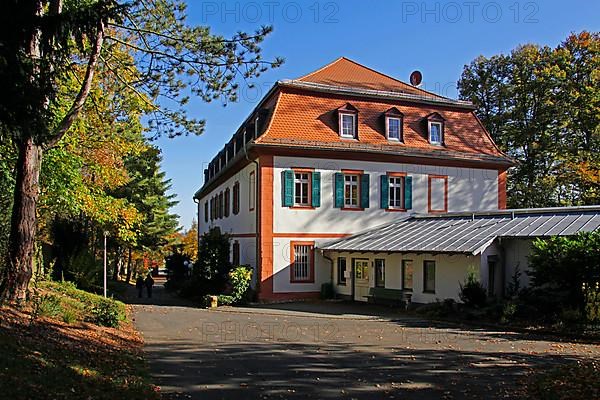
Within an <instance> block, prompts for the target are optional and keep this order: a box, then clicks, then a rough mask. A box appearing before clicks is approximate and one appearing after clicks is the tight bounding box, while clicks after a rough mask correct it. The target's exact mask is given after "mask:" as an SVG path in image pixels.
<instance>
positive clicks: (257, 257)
mask: <svg viewBox="0 0 600 400" xmlns="http://www.w3.org/2000/svg"><path fill="white" fill-rule="evenodd" d="M257 121H258V118H257ZM255 132H256V128H255ZM242 142H243V147H244V156H245V157H246V160H248V161H249V162H251V163H253V164H254V165H255V166H256V179H255V181H256V182H255V184H256V188H255V189H254V196H255V197H254V201H255V202H256V204H255V205H256V207H255V209H254V213H255V224H256V227H255V228H256V238H255V245H254V248H255V249H256V255H255V260H256V288H257V289H258V290H257V291H258V292H259V293H260V283H261V281H262V276H261V268H260V246H259V243H260V242H259V238H260V213H259V210H260V209H261V208H260V207H261V204H260V203H261V196H260V192H259V188H260V170H259V164H258V161H256V160H251V159H250V157H248V148H247V147H246V130H245V129H244V140H243V141H242Z"/></svg>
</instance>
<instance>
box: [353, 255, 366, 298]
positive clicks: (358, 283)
mask: <svg viewBox="0 0 600 400" xmlns="http://www.w3.org/2000/svg"><path fill="white" fill-rule="evenodd" d="M352 263H353V265H352V270H353V271H354V279H353V280H352V282H353V284H354V300H356V301H367V300H368V299H367V296H368V295H369V260H364V259H357V258H355V259H353V260H352Z"/></svg>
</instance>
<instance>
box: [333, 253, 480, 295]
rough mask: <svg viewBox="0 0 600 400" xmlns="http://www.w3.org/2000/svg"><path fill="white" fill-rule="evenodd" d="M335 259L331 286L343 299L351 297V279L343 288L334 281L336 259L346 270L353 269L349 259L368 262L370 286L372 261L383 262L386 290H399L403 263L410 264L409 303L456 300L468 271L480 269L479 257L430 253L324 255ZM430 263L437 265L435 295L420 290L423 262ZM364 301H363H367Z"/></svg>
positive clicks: (372, 282)
mask: <svg viewBox="0 0 600 400" xmlns="http://www.w3.org/2000/svg"><path fill="white" fill-rule="evenodd" d="M327 253H328V255H329V256H330V257H331V258H333V260H334V269H333V283H334V289H335V291H336V293H338V294H341V295H343V296H351V294H352V277H349V278H347V279H346V285H340V284H338V281H337V276H338V275H337V273H338V271H337V268H338V265H337V260H338V257H345V258H346V266H347V269H348V270H351V268H352V259H353V258H361V259H368V260H369V286H370V287H374V286H375V271H374V260H375V259H376V258H382V259H384V260H385V287H386V288H389V289H402V260H412V261H413V268H414V273H413V290H412V302H414V303H430V302H434V301H436V300H437V299H439V300H443V299H448V298H450V299H454V300H456V301H459V300H460V299H459V296H458V294H459V291H460V284H461V283H463V282H464V280H465V278H466V277H467V274H468V273H469V271H477V270H478V269H479V264H480V257H478V256H466V255H431V254H418V255H417V254H387V253H380V254H377V253H364V254H360V253H347V252H341V253H337V252H327ZM425 260H433V261H435V264H436V275H435V293H424V292H423V288H424V284H423V278H424V276H423V262H424V261H425ZM366 300H367V299H363V301H366Z"/></svg>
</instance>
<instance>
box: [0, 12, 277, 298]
mask: <svg viewBox="0 0 600 400" xmlns="http://www.w3.org/2000/svg"><path fill="white" fill-rule="evenodd" d="M270 31H271V28H270V27H265V28H261V29H259V30H258V31H257V32H255V34H247V33H243V32H240V33H238V34H236V35H234V36H233V37H232V38H230V39H226V38H223V37H221V36H218V35H214V34H212V33H211V32H210V30H209V29H208V28H206V27H200V26H190V25H189V24H188V23H187V21H186V7H185V3H184V2H183V1H181V0H152V1H149V0H134V1H131V2H129V1H120V0H88V1H68V0H27V1H22V0H5V1H3V2H2V5H1V8H0V43H2V46H0V93H2V96H1V98H0V121H1V123H2V125H3V126H2V129H3V130H4V131H5V132H8V133H9V134H10V135H11V136H12V139H13V142H14V143H15V145H16V148H17V153H18V157H17V161H16V167H15V170H16V180H15V189H14V197H13V208H12V217H11V229H10V235H9V251H8V252H7V253H8V256H7V268H5V270H4V273H3V276H2V279H1V282H0V298H4V299H7V300H9V301H19V300H22V299H24V298H25V296H26V293H27V288H28V285H29V280H30V278H31V275H32V269H33V268H32V267H33V265H32V262H33V257H32V256H33V249H34V242H35V238H36V227H37V221H36V207H37V202H38V196H39V176H40V169H41V165H42V156H43V153H44V151H46V150H48V149H50V148H52V147H54V146H56V145H57V144H58V143H59V142H60V140H61V139H62V138H63V137H64V135H65V134H66V132H67V131H68V130H69V129H70V128H71V127H72V126H73V124H74V123H75V122H76V121H77V119H78V117H79V114H80V113H81V111H82V109H83V107H84V105H85V103H86V100H87V99H88V96H89V94H90V92H91V90H92V89H93V88H94V74H95V72H96V68H97V67H98V65H99V64H103V65H104V66H105V67H106V68H107V69H109V70H110V71H111V72H112V73H113V74H114V76H115V77H116V78H117V79H118V80H120V81H121V82H122V83H123V85H124V86H125V87H126V88H127V89H128V90H130V91H132V92H134V93H136V94H139V95H140V97H141V98H144V96H148V97H149V99H150V100H149V102H148V106H149V107H151V109H152V110H151V111H152V112H151V114H150V119H149V125H150V127H151V128H152V129H154V132H155V134H156V135H160V134H165V135H168V136H176V135H180V134H187V133H196V134H199V133H201V132H202V130H203V128H204V123H203V121H198V120H194V119H190V118H188V116H187V115H186V113H185V110H184V109H183V106H184V105H185V104H186V103H187V102H188V100H189V97H188V94H189V93H190V92H191V93H192V94H194V95H196V96H199V97H201V98H202V99H203V100H205V101H210V100H212V99H215V98H220V97H222V96H224V97H225V98H226V99H228V100H235V99H236V98H237V92H238V85H237V83H236V78H237V77H243V78H251V77H255V76H258V75H260V74H261V73H262V72H264V71H265V70H266V69H267V68H269V67H274V66H278V65H279V64H280V63H281V60H275V61H274V62H265V61H263V60H262V57H261V48H260V47H259V44H260V43H261V42H262V41H263V39H264V38H265V36H266V35H267V34H268V33H269V32H270ZM124 53H125V54H128V55H131V57H122V55H123V54H124ZM74 64H76V65H74ZM77 64H79V67H80V68H82V69H83V70H84V71H85V72H84V74H83V79H81V82H80V84H79V87H78V90H75V91H74V93H63V92H61V91H60V90H58V88H59V87H60V85H59V84H58V82H60V81H61V80H64V79H65V76H68V75H69V74H71V72H72V71H73V70H74V69H76V68H78V66H77ZM159 99H160V100H165V102H163V103H161V104H165V103H166V104H168V105H169V107H158V106H156V104H158V100H159ZM65 104H68V106H67V107H66V108H65V109H66V110H67V111H66V112H64V113H61V112H57V109H61V106H63V105H65Z"/></svg>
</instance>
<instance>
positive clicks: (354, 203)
mask: <svg viewBox="0 0 600 400" xmlns="http://www.w3.org/2000/svg"><path fill="white" fill-rule="evenodd" d="M359 183H360V176H359V175H344V207H347V208H358V207H359V204H360V203H359V195H358V187H359V186H358V185H359Z"/></svg>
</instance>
